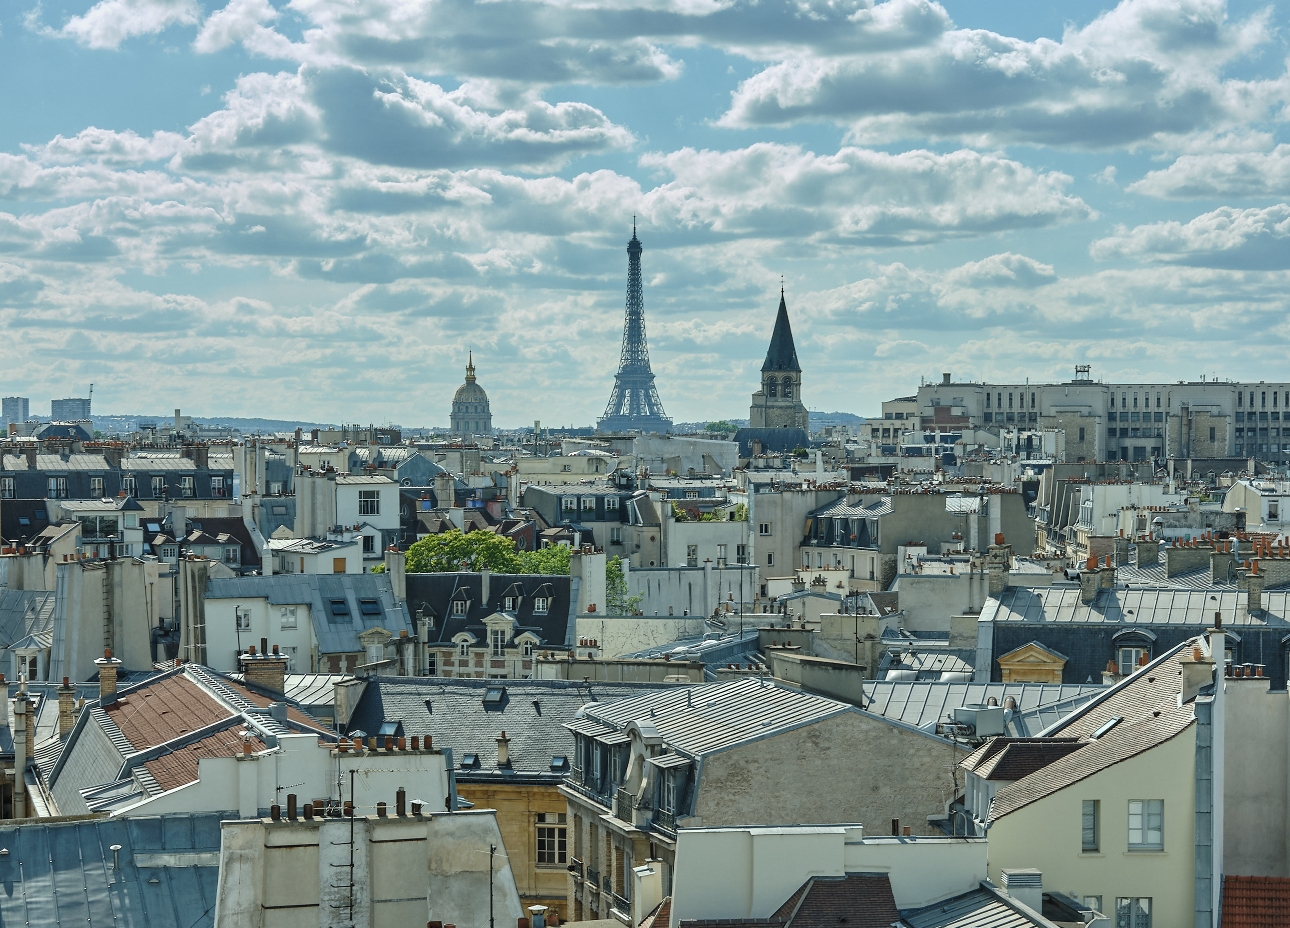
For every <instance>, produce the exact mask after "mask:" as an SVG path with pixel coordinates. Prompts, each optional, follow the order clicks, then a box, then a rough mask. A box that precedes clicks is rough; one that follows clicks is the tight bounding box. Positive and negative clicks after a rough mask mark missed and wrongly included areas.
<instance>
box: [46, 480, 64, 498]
mask: <svg viewBox="0 0 1290 928" xmlns="http://www.w3.org/2000/svg"><path fill="white" fill-rule="evenodd" d="M48 488H49V492H48V493H47V496H48V497H49V498H50V499H67V478H66V477H50V478H49V483H48Z"/></svg>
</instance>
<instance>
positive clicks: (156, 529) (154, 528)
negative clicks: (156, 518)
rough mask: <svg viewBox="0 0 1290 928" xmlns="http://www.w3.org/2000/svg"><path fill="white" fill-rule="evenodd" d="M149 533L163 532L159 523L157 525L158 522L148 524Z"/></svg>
mask: <svg viewBox="0 0 1290 928" xmlns="http://www.w3.org/2000/svg"><path fill="white" fill-rule="evenodd" d="M148 531H150V532H159V531H161V526H160V525H159V524H158V523H156V522H149V523H148Z"/></svg>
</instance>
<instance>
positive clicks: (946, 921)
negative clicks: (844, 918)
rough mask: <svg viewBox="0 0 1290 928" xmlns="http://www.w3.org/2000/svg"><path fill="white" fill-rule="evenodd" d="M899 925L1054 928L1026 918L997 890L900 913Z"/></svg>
mask: <svg viewBox="0 0 1290 928" xmlns="http://www.w3.org/2000/svg"><path fill="white" fill-rule="evenodd" d="M897 924H898V925H907V926H908V928H1054V926H1053V923H1052V922H1050V921H1049V920H1048V919H1046V918H1043V917H1042V916H1039V917H1038V918H1036V917H1034V916H1031V915H1027V914H1026V913H1025V912H1023V911H1022V910H1021V909H1020V908H1018V907H1017V903H1016V901H1015V900H1013V899H1010V898H1009V897H1008V896H1007V895H1006V894H1005V893H1002V892H1000V891H999V890H998V889H996V888H995V887H994V886H991V885H989V884H986V883H982V884H981V886H980V888H978V889H974V890H972V891H971V892H967V893H963V894H962V895H961V896H955V897H953V898H952V899H943V900H941V901H940V902H936V903H933V904H932V905H929V906H925V907H923V908H921V909H912V910H907V911H905V912H902V913H901V920H900V921H899V922H897Z"/></svg>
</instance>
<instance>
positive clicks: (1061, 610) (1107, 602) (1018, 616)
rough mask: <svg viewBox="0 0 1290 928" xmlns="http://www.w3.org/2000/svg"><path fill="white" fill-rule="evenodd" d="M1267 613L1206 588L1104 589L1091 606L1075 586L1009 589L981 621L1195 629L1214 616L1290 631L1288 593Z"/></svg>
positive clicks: (989, 603)
mask: <svg viewBox="0 0 1290 928" xmlns="http://www.w3.org/2000/svg"><path fill="white" fill-rule="evenodd" d="M1263 608H1264V612H1263V613H1262V614H1260V615H1258V616H1251V615H1250V614H1249V613H1248V612H1246V609H1245V597H1244V594H1241V593H1238V592H1237V591H1236V590H1228V589H1218V588H1215V587H1206V588H1205V589H1199V590H1190V589H1178V588H1154V589H1128V590H1121V589H1116V590H1101V591H1099V593H1098V595H1097V598H1096V599H1095V600H1094V601H1093V602H1091V603H1081V602H1080V597H1079V588H1078V587H1077V586H1064V585H1063V586H1052V587H1038V588H1032V587H1009V588H1008V589H1006V590H1004V591H1003V592H1002V593H1001V594H1000V595H999V596H998V598H994V597H991V598H990V599H987V600H986V602H985V606H984V607H983V608H982V609H981V621H983V622H986V621H994V622H999V623H1003V622H1024V623H1027V624H1046V623H1075V624H1103V623H1105V624H1114V625H1124V626H1135V625H1147V626H1150V625H1194V626H1197V627H1201V628H1208V627H1209V626H1210V625H1212V624H1213V620H1214V613H1215V612H1222V613H1223V621H1224V622H1225V623H1227V624H1235V625H1260V626H1275V627H1278V628H1285V629H1286V630H1287V631H1290V622H1287V620H1286V616H1287V615H1288V614H1290V591H1272V592H1265V593H1264V594H1263Z"/></svg>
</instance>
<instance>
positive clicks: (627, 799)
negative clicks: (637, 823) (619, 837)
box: [614, 789, 636, 825]
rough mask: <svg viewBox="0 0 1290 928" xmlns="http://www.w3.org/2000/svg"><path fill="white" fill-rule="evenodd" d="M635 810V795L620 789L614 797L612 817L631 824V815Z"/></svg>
mask: <svg viewBox="0 0 1290 928" xmlns="http://www.w3.org/2000/svg"><path fill="white" fill-rule="evenodd" d="M635 809H636V794H635V793H629V792H628V791H627V790H625V789H620V790H619V791H618V793H617V795H616V796H615V803H614V815H615V817H617V818H618V819H620V820H622V821H624V822H626V823H627V824H629V825H630V824H632V813H633V812H634V811H635Z"/></svg>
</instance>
